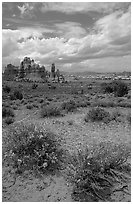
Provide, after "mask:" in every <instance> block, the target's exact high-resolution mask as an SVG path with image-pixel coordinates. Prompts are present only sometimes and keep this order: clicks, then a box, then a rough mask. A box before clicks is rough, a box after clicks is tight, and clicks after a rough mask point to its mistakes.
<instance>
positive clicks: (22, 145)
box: [4, 123, 64, 174]
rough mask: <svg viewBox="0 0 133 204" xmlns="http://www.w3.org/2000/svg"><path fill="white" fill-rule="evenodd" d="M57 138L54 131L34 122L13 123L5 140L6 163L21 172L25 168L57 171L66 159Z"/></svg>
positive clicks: (38, 170)
mask: <svg viewBox="0 0 133 204" xmlns="http://www.w3.org/2000/svg"><path fill="white" fill-rule="evenodd" d="M57 138H58V137H57V135H55V134H54V133H52V132H49V131H47V130H45V129H44V128H42V127H40V126H36V125H34V124H27V125H26V124H24V123H21V124H17V125H13V126H11V127H10V129H9V132H8V134H7V137H6V139H5V140H4V142H5V149H4V155H5V159H6V163H7V164H8V165H10V166H12V167H13V168H14V169H15V170H16V173H19V174H20V173H23V172H24V171H25V170H29V171H34V170H35V171H37V172H40V171H41V172H43V173H45V172H51V171H52V172H55V171H56V170H59V169H60V168H61V164H62V162H63V159H64V156H63V155H64V154H63V153H64V150H63V149H62V148H61V145H60V141H59V138H58V139H57Z"/></svg>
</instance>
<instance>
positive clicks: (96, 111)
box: [84, 107, 111, 122]
mask: <svg viewBox="0 0 133 204" xmlns="http://www.w3.org/2000/svg"><path fill="white" fill-rule="evenodd" d="M110 119H111V118H110V113H109V112H107V111H105V110H104V109H102V108H99V107H96V108H93V109H92V110H90V111H89V112H88V113H87V115H86V116H85V118H84V120H85V122H88V121H89V120H90V121H92V122H95V121H96V122H97V121H103V122H109V121H110Z"/></svg>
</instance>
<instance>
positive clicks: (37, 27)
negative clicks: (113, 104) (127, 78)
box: [2, 2, 131, 72]
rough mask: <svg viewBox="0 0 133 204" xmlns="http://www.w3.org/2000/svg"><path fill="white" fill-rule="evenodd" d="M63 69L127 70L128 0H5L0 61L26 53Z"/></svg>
mask: <svg viewBox="0 0 133 204" xmlns="http://www.w3.org/2000/svg"><path fill="white" fill-rule="evenodd" d="M25 56H28V57H31V58H32V59H34V60H35V61H36V62H37V63H39V64H40V65H45V66H46V68H48V69H49V68H50V66H51V64H52V63H53V62H54V63H55V64H56V67H58V68H60V70H64V71H65V70H66V71H99V72H104V71H105V72H111V71H130V69H131V65H130V63H131V62H130V61H131V4H130V3H128V2H125V3H124V2H123V3H120V2H112V3H109V2H108V3H106V2H104V3H100V2H99V3H94V2H92V3H90V2H82V3H81V2H63V3H62V2H45V3H44V2H41V3H40V2H36V3H35V2H34V3H31V2H30V3H26V2H13V3H11V2H4V3H2V64H3V67H4V66H5V65H6V64H8V63H12V64H15V65H19V64H20V61H21V60H22V59H23V58H24V57H25Z"/></svg>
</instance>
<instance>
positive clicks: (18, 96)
mask: <svg viewBox="0 0 133 204" xmlns="http://www.w3.org/2000/svg"><path fill="white" fill-rule="evenodd" d="M10 99H11V100H17V99H19V100H22V99H23V94H22V93H21V92H20V91H19V90H15V91H14V92H13V93H12V94H11V95H10Z"/></svg>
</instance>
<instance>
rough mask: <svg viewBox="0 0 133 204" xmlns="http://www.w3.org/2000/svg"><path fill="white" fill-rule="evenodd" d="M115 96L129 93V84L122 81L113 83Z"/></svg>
mask: <svg viewBox="0 0 133 204" xmlns="http://www.w3.org/2000/svg"><path fill="white" fill-rule="evenodd" d="M113 88H114V94H115V96H118V97H122V96H124V95H125V94H128V86H127V85H126V84H125V83H124V82H121V81H116V82H114V84H113Z"/></svg>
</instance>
